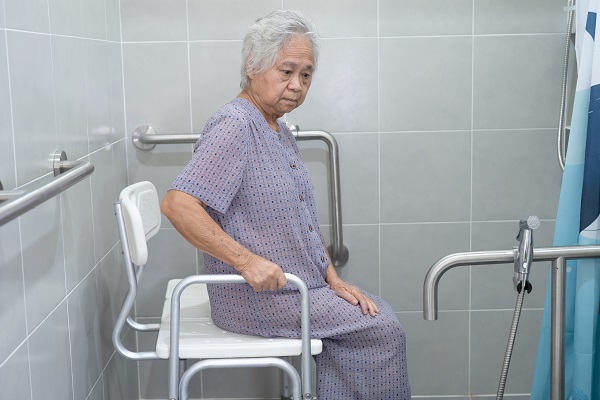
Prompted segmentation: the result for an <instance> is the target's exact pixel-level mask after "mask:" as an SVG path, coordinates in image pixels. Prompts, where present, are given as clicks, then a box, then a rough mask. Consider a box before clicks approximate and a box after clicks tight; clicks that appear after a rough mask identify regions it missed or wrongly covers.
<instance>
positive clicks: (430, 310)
mask: <svg viewBox="0 0 600 400" xmlns="http://www.w3.org/2000/svg"><path fill="white" fill-rule="evenodd" d="M517 252H518V250H517V249H512V250H498V251H478V252H466V253H455V254H450V255H448V256H446V257H444V258H442V259H440V260H439V261H438V262H436V263H435V264H434V265H433V266H432V267H431V268H430V269H429V271H428V272H427V275H426V277H425V282H424V283H423V318H424V319H426V320H429V321H431V320H436V319H437V316H438V315H437V312H438V305H437V302H438V295H437V289H438V283H439V280H440V278H441V277H442V275H444V273H446V271H448V270H449V269H452V268H454V267H458V266H465V265H467V266H470V265H487V264H502V263H508V262H510V261H513V260H514V258H515V257H516V256H517ZM580 258H600V246H565V247H542V248H537V249H533V261H534V262H537V261H552V310H551V311H552V326H551V333H550V335H551V353H552V356H551V363H550V364H551V371H550V378H551V380H550V386H551V400H563V399H564V397H563V394H564V365H565V364H564V346H565V343H564V322H565V285H566V284H565V282H566V276H565V274H566V272H565V262H566V260H574V259H580Z"/></svg>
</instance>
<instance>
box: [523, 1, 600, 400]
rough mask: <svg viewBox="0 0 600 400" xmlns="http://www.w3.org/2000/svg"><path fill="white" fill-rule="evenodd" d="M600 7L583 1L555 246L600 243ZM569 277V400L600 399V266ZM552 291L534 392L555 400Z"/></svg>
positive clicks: (570, 268)
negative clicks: (552, 387)
mask: <svg viewBox="0 0 600 400" xmlns="http://www.w3.org/2000/svg"><path fill="white" fill-rule="evenodd" d="M599 3H600V0H577V9H576V14H575V15H576V18H577V20H576V24H575V25H576V43H575V50H576V52H577V53H576V54H577V71H578V78H577V89H576V94H575V100H574V105H573V116H572V118H571V134H570V138H569V145H568V152H567V157H566V161H565V170H564V174H563V181H562V187H561V192H560V200H559V204H558V213H557V216H556V228H555V233H554V245H555V246H572V245H578V244H579V245H587V244H598V243H600V234H599V229H600V225H599V223H600V221H599V219H598V216H599V211H600V35H598V39H599V41H598V42H596V41H595V39H596V33H597V30H596V17H597V13H598V11H599V9H600V4H599ZM599 22H600V21H599ZM598 33H599V34H600V32H598ZM566 275H567V281H566V315H565V398H566V399H573V400H583V399H586V400H592V399H600V363H599V361H600V358H599V357H598V353H597V352H596V343H600V337H599V334H600V330H599V329H598V326H597V324H598V312H599V303H598V297H599V282H600V261H598V260H592V259H590V260H572V261H568V262H567V274H566ZM550 292H551V290H550V281H549V282H548V288H547V291H546V305H545V309H544V320H543V324H542V331H541V335H540V342H539V346H538V355H537V360H536V366H535V372H534V378H533V386H532V389H531V399H534V400H547V399H550Z"/></svg>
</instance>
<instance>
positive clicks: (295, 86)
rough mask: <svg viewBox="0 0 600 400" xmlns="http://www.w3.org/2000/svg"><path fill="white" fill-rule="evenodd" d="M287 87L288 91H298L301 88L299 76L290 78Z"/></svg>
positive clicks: (295, 75)
mask: <svg viewBox="0 0 600 400" xmlns="http://www.w3.org/2000/svg"><path fill="white" fill-rule="evenodd" d="M288 87H289V88H290V90H300V89H301V88H302V84H301V82H300V74H294V75H293V76H292V78H291V79H290V80H289V84H288Z"/></svg>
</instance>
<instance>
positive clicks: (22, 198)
mask: <svg viewBox="0 0 600 400" xmlns="http://www.w3.org/2000/svg"><path fill="white" fill-rule="evenodd" d="M53 169H54V176H57V178H55V179H53V180H52V181H51V182H50V183H48V184H45V185H44V186H42V187H40V188H37V189H35V190H31V191H27V190H25V189H23V190H0V226H2V225H4V224H6V223H8V222H10V221H12V220H13V219H15V218H17V217H19V216H21V215H22V214H24V213H26V212H27V211H29V210H31V209H33V208H35V207H37V206H39V205H40V204H42V203H43V202H45V201H46V200H49V199H51V198H52V197H54V196H56V195H57V194H59V193H61V192H63V191H65V190H67V189H68V188H70V187H71V186H73V185H75V184H76V183H77V182H79V181H81V180H82V179H84V178H85V177H87V176H88V175H91V174H92V172H94V165H93V164H92V163H90V162H89V161H74V162H72V161H67V155H66V153H65V152H64V151H58V152H56V153H55V154H54V159H53ZM0 189H1V186H0Z"/></svg>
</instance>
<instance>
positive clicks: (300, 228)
mask: <svg viewBox="0 0 600 400" xmlns="http://www.w3.org/2000/svg"><path fill="white" fill-rule="evenodd" d="M278 123H279V127H280V131H281V132H276V131H274V130H272V129H271V128H270V127H269V125H268V124H267V122H266V120H265V119H264V117H263V116H262V114H261V113H260V112H259V110H258V109H257V108H256V107H254V105H252V104H251V103H250V102H248V101H247V100H245V99H241V98H238V99H235V100H233V101H231V102H230V103H228V104H226V105H224V106H223V107H221V109H220V110H219V111H217V112H216V113H215V114H214V115H213V116H212V117H211V118H210V119H209V121H208V122H207V124H206V127H205V129H204V132H203V133H202V136H201V139H200V140H199V141H198V142H197V143H196V145H195V147H194V155H193V157H192V159H191V161H190V162H189V163H188V165H187V166H186V167H185V168H184V170H183V171H182V172H181V174H180V175H179V176H178V177H177V178H176V179H175V181H174V183H173V185H172V186H171V189H174V190H179V191H182V192H184V193H187V194H189V195H191V196H194V197H195V198H197V199H199V200H201V201H202V202H203V203H205V204H206V205H207V208H206V210H207V212H208V213H209V215H210V216H211V217H212V218H213V219H214V220H215V221H216V222H217V224H219V226H221V227H222V228H223V230H224V231H225V232H226V233H227V234H228V235H229V236H231V237H232V238H233V239H234V240H236V241H237V242H238V243H240V244H241V245H243V246H244V247H246V248H247V249H248V250H250V251H252V252H253V253H255V254H258V255H260V256H262V257H264V258H266V259H268V260H270V261H272V262H274V263H276V264H278V265H279V266H281V268H282V269H283V270H284V272H288V273H292V274H294V275H297V276H298V277H299V278H301V279H302V280H303V281H304V282H305V283H306V285H307V286H308V288H309V293H310V303H311V336H312V337H313V338H319V339H322V341H323V352H322V353H321V354H319V355H317V356H315V360H316V364H317V396H318V398H319V400H340V399H344V400H352V399H355V400H388V399H389V400H392V399H393V400H396V399H410V397H411V395H410V387H409V383H408V373H407V370H406V349H405V335H404V331H403V330H402V327H401V326H400V323H399V322H398V319H397V318H396V316H395V314H394V311H393V310H392V308H391V307H390V306H389V305H388V304H387V303H385V302H384V301H383V300H381V299H380V298H378V297H377V296H374V295H371V294H368V293H365V295H366V296H369V297H370V298H371V299H373V300H374V301H375V302H376V304H377V306H378V307H379V310H380V314H379V315H377V316H376V317H374V318H373V317H370V316H369V315H363V314H362V312H361V309H360V307H358V306H353V305H351V304H349V303H348V302H347V301H345V300H343V299H342V298H340V297H339V296H338V295H337V294H336V293H335V292H334V291H333V290H331V289H330V288H329V286H328V285H327V282H325V272H326V270H327V267H328V266H329V263H330V261H329V258H328V256H327V253H326V250H325V246H324V244H323V241H322V237H321V230H320V226H319V221H318V218H317V210H316V207H315V199H314V194H313V188H312V184H311V182H310V178H309V175H308V172H307V170H306V168H305V166H304V164H303V162H302V158H301V155H300V151H299V150H298V147H297V146H296V141H295V139H294V137H293V135H292V134H291V132H290V131H289V129H288V128H287V127H286V126H285V124H284V123H282V122H280V121H278ZM204 261H205V266H206V269H207V272H208V273H212V274H231V273H236V271H235V270H234V269H233V268H232V267H231V266H229V265H227V264H225V263H223V262H221V261H219V260H218V259H216V258H214V257H211V256H209V255H207V254H205V255H204ZM209 295H210V301H211V307H212V313H213V319H214V322H215V324H216V325H218V326H219V327H221V328H223V329H226V330H229V331H232V332H238V333H243V334H251V335H259V336H265V337H294V338H297V337H299V336H300V295H299V293H298V292H297V291H296V290H295V287H294V286H293V285H291V284H288V285H286V286H285V287H284V288H282V289H280V290H277V291H274V292H260V293H257V292H255V291H254V290H253V289H252V288H251V287H250V286H249V285H246V284H240V285H231V284H212V285H209Z"/></svg>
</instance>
